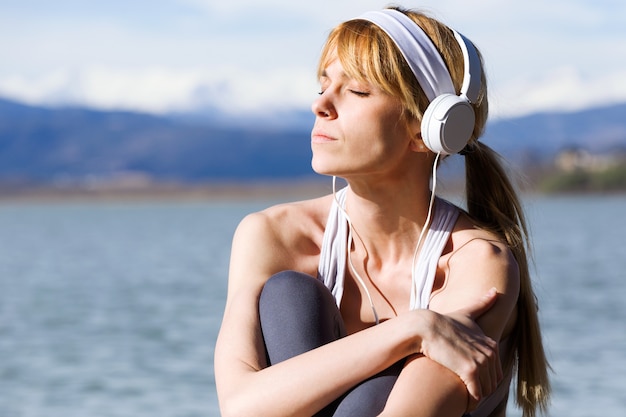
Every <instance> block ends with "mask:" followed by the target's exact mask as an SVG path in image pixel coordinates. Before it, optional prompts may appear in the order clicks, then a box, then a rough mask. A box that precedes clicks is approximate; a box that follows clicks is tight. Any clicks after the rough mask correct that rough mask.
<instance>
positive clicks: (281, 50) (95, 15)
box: [0, 0, 626, 116]
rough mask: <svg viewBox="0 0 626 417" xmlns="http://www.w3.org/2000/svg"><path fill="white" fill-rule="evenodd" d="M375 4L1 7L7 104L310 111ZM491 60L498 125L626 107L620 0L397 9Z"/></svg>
mask: <svg viewBox="0 0 626 417" xmlns="http://www.w3.org/2000/svg"><path fill="white" fill-rule="evenodd" d="M388 3H389V2H388V1H376V0H345V1H342V0H317V1H312V2H295V1H293V0H289V1H287V0H265V1H259V0H241V1H238V0H230V1H228V0H219V1H216V0H153V1H148V0H123V1H120V0H107V1H103V0H99V1H94V0H56V1H54V2H51V1H44V0H20V1H15V0H0V96H4V97H8V98H12V99H17V100H20V101H24V102H27V103H32V104H45V105H64V104H80V105H88V106H92V107H96V108H103V109H113V108H122V109H132V110H140V111H147V112H154V113H165V112H169V111H187V110H195V109H207V108H219V109H221V110H224V111H228V112H233V113H240V112H268V113H271V112H272V111H275V110H284V109H288V108H294V107H298V108H308V106H309V102H310V101H311V100H313V99H314V97H315V94H316V92H317V89H318V87H317V83H316V80H315V75H314V74H315V64H316V60H317V57H318V54H319V50H320V47H321V45H322V44H323V42H324V39H325V36H326V35H327V33H328V31H329V30H330V29H331V28H332V27H333V26H334V25H335V24H337V23H339V22H341V21H343V20H346V19H349V18H351V17H355V16H358V15H359V14H360V13H362V12H364V11H367V10H373V9H380V8H382V7H384V6H385V5H387V4H388ZM395 3H398V4H401V5H403V6H406V7H416V8H421V9H424V10H427V11H428V12H429V13H430V14H431V15H433V16H435V17H438V18H439V19H440V20H442V21H443V22H445V23H447V24H449V25H450V26H452V27H454V28H456V29H457V30H459V31H461V32H463V33H464V34H465V35H466V36H468V37H469V38H470V39H472V40H473V41H474V42H475V43H476V44H477V45H478V47H479V48H480V49H481V51H482V53H483V55H484V56H485V60H486V69H487V74H488V77H489V82H490V99H491V108H492V110H493V113H494V114H496V115H500V116H514V115H521V114H527V113H530V112H535V111H543V110H574V109H580V108H585V107H590V106H596V105H602V104H605V103H616V102H625V101H626V52H625V51H626V2H624V1H623V0H595V1H591V0H567V1H565V0H551V1H550V2H547V1H542V0H526V1H524V2H521V1H519V0H484V1H483V0H476V1H463V0H457V1H452V0H432V1H410V2H408V1H402V0H398V1H396V2H395Z"/></svg>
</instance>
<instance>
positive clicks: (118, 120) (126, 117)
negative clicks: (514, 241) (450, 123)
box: [0, 99, 626, 183]
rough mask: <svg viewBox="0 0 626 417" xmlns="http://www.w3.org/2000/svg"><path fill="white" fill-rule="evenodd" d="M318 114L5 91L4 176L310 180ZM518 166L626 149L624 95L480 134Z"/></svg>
mask: <svg viewBox="0 0 626 417" xmlns="http://www.w3.org/2000/svg"><path fill="white" fill-rule="evenodd" d="M312 123H313V115H312V114H311V113H310V112H308V111H307V112H304V111H298V110H294V111H292V112H282V113H280V114H275V115H271V116H268V115H263V116H259V115H256V116H252V115H251V116H249V117H247V116H238V117H235V116H230V117H228V116H225V115H223V114H219V113H215V112H213V113H209V112H207V113H206V114H195V115H194V114H176V115H165V116H156V115H150V114H142V113H134V112H127V111H101V110H93V109H88V108H80V107H65V108H47V107H38V106H30V105H26V104H22V103H18V102H14V101H10V100H2V99H0V182H4V183H6V182H19V183H53V182H58V181H69V182H71V181H76V182H80V181H83V180H84V179H86V178H108V177H111V176H115V175H119V174H120V173H137V174H140V175H143V176H145V177H147V178H150V179H151V180H156V181H177V182H187V183H194V182H219V181H242V182H245V181H259V180H286V179H307V178H312V177H315V174H314V173H313V171H312V170H311V167H310V158H311V156H310V139H309V138H310V128H311V126H312ZM481 140H483V141H484V142H485V143H487V144H489V145H490V146H492V147H493V148H494V149H496V150H497V151H498V152H500V153H501V154H503V155H504V156H505V157H507V158H509V159H512V160H513V161H514V162H516V163H519V164H528V163H532V164H540V163H546V162H548V161H550V160H551V159H552V158H554V156H555V155H556V154H557V153H558V152H559V151H560V150H563V149H567V148H584V149H587V150H588V151H590V152H592V153H611V152H618V151H619V152H624V151H625V150H626V103H624V104H616V105H610V106H606V107H598V108H591V109H586V110H582V111H576V112H559V113H557V112H554V113H538V114H532V115H527V116H523V117H517V118H506V119H494V120H492V121H490V122H489V123H488V125H487V129H486V132H485V135H484V137H483V138H482V139H481Z"/></svg>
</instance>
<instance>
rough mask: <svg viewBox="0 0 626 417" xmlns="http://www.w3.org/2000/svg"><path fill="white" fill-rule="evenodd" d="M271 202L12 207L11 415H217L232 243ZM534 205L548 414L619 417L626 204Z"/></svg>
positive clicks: (1, 404)
mask: <svg viewBox="0 0 626 417" xmlns="http://www.w3.org/2000/svg"><path fill="white" fill-rule="evenodd" d="M271 203H272V202H270V201H258V200H255V201H233V202H225V201H220V202H181V203H174V202H150V203H98V204H95V203H57V204H27V203H3V204H2V205H0V417H85V416H88V417H99V416H103V417H104V416H106V417H138V416H150V417H194V416H198V417H199V416H203V417H206V416H219V412H218V407H217V400H216V394H215V385H214V380H213V372H212V371H213V368H212V361H213V359H212V354H213V346H214V343H215V338H216V334H217V330H218V326H219V323H220V318H221V314H222V309H223V305H224V297H225V288H226V275H227V265H228V256H229V249H230V240H231V236H232V233H233V231H234V228H235V226H236V224H237V223H238V221H239V220H240V219H241V218H242V217H243V216H244V215H245V214H246V213H249V212H251V211H255V210H258V209H260V208H262V207H265V206H267V205H269V204H271ZM527 208H528V214H529V217H530V219H531V224H532V232H533V237H534V245H535V264H536V267H535V268H536V290H537V293H538V296H539V300H540V303H541V311H540V314H541V320H542V323H543V329H544V334H545V339H546V344H547V348H548V354H549V358H550V361H551V363H552V366H553V368H554V376H553V385H554V391H555V392H554V398H553V404H552V408H551V412H550V415H551V416H554V417H559V416H567V417H595V416H602V417H623V416H624V415H626V331H625V330H626V324H625V323H626V302H625V301H624V299H625V297H626V273H625V271H626V222H625V221H624V220H623V216H624V213H626V197H624V196H610V197H537V198H534V197H533V198H528V199H527ZM510 415H511V416H518V415H519V413H517V412H516V411H514V410H512V411H511V413H510Z"/></svg>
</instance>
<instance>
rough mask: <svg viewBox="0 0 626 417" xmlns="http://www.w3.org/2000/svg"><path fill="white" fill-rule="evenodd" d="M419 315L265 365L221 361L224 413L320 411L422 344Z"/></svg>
mask: <svg viewBox="0 0 626 417" xmlns="http://www.w3.org/2000/svg"><path fill="white" fill-rule="evenodd" d="M419 316H420V315H419V314H412V315H404V316H400V317H398V318H395V319H392V320H388V321H387V322H384V323H382V324H380V325H378V326H375V327H372V328H369V329H366V330H364V331H361V332H358V333H355V334H353V335H350V336H347V337H345V338H342V339H339V340H337V341H335V342H332V343H329V344H327V345H324V346H322V347H320V348H317V349H314V350H311V351H309V352H306V353H303V354H301V355H298V356H296V357H294V358H292V359H289V360H286V361H284V362H281V363H278V364H276V365H273V366H270V367H266V368H264V369H261V370H256V369H253V368H252V367H250V366H248V365H243V364H241V362H239V363H240V364H241V366H238V367H230V366H229V367H228V369H226V366H223V365H220V364H219V363H216V375H218V376H219V377H218V394H219V397H220V406H221V408H222V415H223V416H247V415H259V416H281V415H289V416H294V415H296V416H297V415H302V416H310V415H313V414H315V413H316V412H317V411H319V410H321V409H322V408H323V407H324V406H326V405H328V404H330V403H331V402H332V401H333V400H334V399H336V398H338V397H339V396H340V395H342V394H343V393H345V392H346V391H347V390H348V389H350V388H351V387H353V386H354V385H356V384H358V383H359V382H361V381H363V380H365V379H367V378H369V377H370V376H372V375H375V374H376V373H378V372H380V371H382V370H383V369H386V368H387V367H389V366H391V365H392V364H393V363H395V362H397V361H398V360H400V359H402V358H404V357H406V356H408V355H410V354H412V353H414V352H415V351H417V350H419V348H420V341H421V339H420V337H419V334H420V333H421V332H420V327H421V325H420V322H422V321H423V320H420V317H419ZM218 345H219V344H218ZM219 348H220V350H222V349H224V350H227V349H228V346H226V345H219ZM219 356H222V354H221V353H220V352H216V357H219ZM231 359H232V358H231ZM226 372H228V373H229V375H227V376H225V378H224V380H225V381H226V382H225V383H224V384H222V383H221V382H220V380H221V379H222V376H223V375H224V373H226Z"/></svg>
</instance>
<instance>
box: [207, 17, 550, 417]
mask: <svg viewBox="0 0 626 417" xmlns="http://www.w3.org/2000/svg"><path fill="white" fill-rule="evenodd" d="M448 68H449V70H448ZM481 68H482V64H481V61H480V58H479V56H478V54H477V52H476V51H475V49H474V47H473V45H471V43H470V42H469V41H467V39H465V38H463V37H462V36H460V35H458V34H456V33H454V32H452V31H451V30H450V29H449V28H447V27H446V26H444V25H443V24H441V23H439V22H437V21H436V20H433V19H431V18H429V17H427V16H425V15H423V14H421V13H418V12H416V11H405V10H400V9H386V10H384V11H379V12H370V13H368V14H366V15H364V16H362V17H360V18H357V19H354V20H350V21H347V22H345V23H343V24H341V25H339V26H338V27H337V28H336V29H335V30H334V31H333V32H332V33H331V34H330V36H329V38H328V41H327V43H326V45H325V47H324V49H323V52H322V56H321V59H320V65H319V70H318V75H319V79H320V84H321V93H320V96H319V98H318V99H317V100H315V102H314V103H313V106H312V109H313V112H314V113H315V115H316V121H315V126H314V128H313V131H312V139H311V146H312V150H313V160H312V165H313V168H314V170H315V171H316V172H318V173H320V174H324V175H330V176H333V177H335V176H337V177H341V178H344V179H345V180H346V181H347V183H348V186H347V187H345V188H344V189H342V190H340V191H337V192H335V190H334V187H333V194H332V195H329V196H326V197H322V198H318V199H314V200H309V201H303V202H296V203H292V204H284V205H279V206H275V207H271V208H269V209H267V210H264V211H262V212H260V213H254V214H251V215H249V216H247V217H246V218H245V219H244V220H243V221H242V222H241V224H240V225H239V227H238V228H237V231H236V233H235V236H234V239H233V247H232V254H231V267H230V273H229V287H228V297H227V301H226V309H225V312H224V318H223V323H222V327H221V330H220V335H219V337H218V341H217V345H216V350H215V375H216V383H217V389H218V396H219V400H220V407H221V411H222V415H224V416H251V415H255V416H311V415H320V416H322V415H329V416H330V415H334V416H368V415H388V416H442V417H443V416H445V417H449V416H454V415H457V416H461V415H463V414H464V413H469V412H472V414H471V415H472V416H503V415H504V414H505V409H506V403H507V397H508V387H509V383H510V381H511V378H512V374H513V373H514V372H515V371H517V379H518V384H517V401H518V403H519V404H520V405H521V407H522V409H523V411H524V415H525V416H534V415H535V412H536V410H537V409H545V407H546V404H547V399H548V395H549V383H548V378H547V363H546V359H545V355H544V352H543V347H542V343H541V337H540V333H539V325H538V320H537V313H536V304H535V298H534V295H533V291H532V288H531V283H530V277H529V272H528V263H527V259H526V253H525V248H526V240H525V231H526V230H525V223H524V218H523V214H522V211H521V209H520V204H519V201H518V198H517V196H516V195H515V192H514V190H513V188H512V187H511V185H510V183H509V181H508V180H507V178H506V175H505V172H504V171H503V170H502V168H501V166H500V164H499V162H498V159H497V157H496V154H495V153H494V152H493V151H491V150H490V149H489V148H488V147H487V146H486V145H484V144H482V143H480V142H478V140H477V138H478V137H479V136H480V134H481V132H482V129H483V127H484V124H485V121H486V118H487V99H486V97H487V94H486V87H485V79H484V76H483V74H482V70H481ZM448 71H449V72H448ZM459 91H460V92H461V94H460V95H458V92H459ZM442 103H443V104H442ZM434 105H436V106H443V107H435V108H434V109H433V106H434ZM442 108H443V110H442ZM431 119H432V120H431ZM440 119H442V120H440ZM459 151H461V153H462V154H464V155H465V162H466V184H467V185H466V187H467V189H466V191H467V193H466V194H467V196H466V197H467V206H468V211H467V212H464V211H462V210H460V209H458V208H456V207H455V206H453V205H451V204H450V203H447V202H445V201H444V200H442V199H439V198H435V189H434V188H435V185H436V167H437V165H438V163H439V160H440V159H441V158H444V157H445V156H446V155H448V154H451V153H455V152H459ZM431 172H432V182H433V186H432V188H433V189H432V190H431V187H430V180H431ZM333 185H334V181H333ZM496 342H498V343H499V344H497V343H496Z"/></svg>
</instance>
